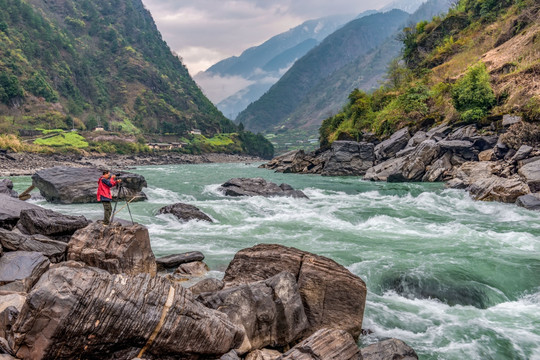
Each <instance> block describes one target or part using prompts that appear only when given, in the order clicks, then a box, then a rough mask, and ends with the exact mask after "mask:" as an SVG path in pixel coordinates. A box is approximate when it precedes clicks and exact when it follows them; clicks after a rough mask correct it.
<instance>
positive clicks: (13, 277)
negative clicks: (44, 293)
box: [0, 251, 50, 292]
mask: <svg viewBox="0 0 540 360" xmlns="http://www.w3.org/2000/svg"><path fill="white" fill-rule="evenodd" d="M49 265H50V262H49V259H47V258H46V257H45V256H44V255H43V254H41V253H38V252H29V251H14V252H8V253H5V254H3V255H2V257H1V258H0V286H1V288H0V290H13V291H21V292H28V291H29V290H30V288H32V286H33V285H34V284H35V283H36V281H37V280H38V279H39V278H40V277H41V275H42V274H43V273H44V272H45V271H47V269H48V268H49ZM14 283H15V284H14Z"/></svg>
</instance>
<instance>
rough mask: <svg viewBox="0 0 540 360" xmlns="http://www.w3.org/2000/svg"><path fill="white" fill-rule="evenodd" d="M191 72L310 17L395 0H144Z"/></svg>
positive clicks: (256, 43) (171, 45) (197, 70)
mask: <svg viewBox="0 0 540 360" xmlns="http://www.w3.org/2000/svg"><path fill="white" fill-rule="evenodd" d="M142 1H143V3H144V5H145V6H146V8H147V9H148V10H150V12H151V13H152V16H153V17H154V20H155V21H156V24H157V27H158V29H159V30H160V31H161V33H162V35H163V39H164V40H165V41H166V42H167V43H168V44H169V46H170V48H171V49H172V50H173V51H175V52H177V53H178V54H179V55H180V56H181V57H182V58H183V59H184V64H185V65H186V66H187V68H188V69H189V71H190V73H191V75H195V74H197V73H198V72H199V71H204V70H206V69H207V68H208V67H210V66H211V65H213V64H215V63H216V62H218V61H220V60H222V59H225V58H228V57H230V56H233V55H240V54H241V53H242V51H244V50H246V49H247V48H249V47H251V46H255V45H260V44H262V43H263V42H265V41H266V40H268V39H269V38H271V37H272V36H274V35H277V34H279V33H282V32H284V31H287V30H289V29H290V28H292V27H295V26H297V25H300V24H301V23H302V22H304V21H306V20H310V19H317V18H320V17H324V16H328V15H335V14H350V13H352V14H359V13H361V12H362V11H365V10H369V9H379V8H381V7H383V6H384V5H386V4H388V3H390V1H391V0H356V1H355V0H142Z"/></svg>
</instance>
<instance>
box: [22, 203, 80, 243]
mask: <svg viewBox="0 0 540 360" xmlns="http://www.w3.org/2000/svg"><path fill="white" fill-rule="evenodd" d="M88 224H90V221H89V220H88V219H87V218H85V217H84V216H72V215H64V214H61V213H59V212H56V211H52V210H49V209H44V208H37V209H26V210H22V211H21V215H20V219H19V222H18V223H17V228H18V229H19V230H20V231H21V232H22V233H23V234H28V235H34V234H41V235H47V236H52V237H59V238H63V237H66V236H67V237H68V240H69V237H70V236H71V235H73V233H74V232H75V231H77V230H78V229H82V228H84V227H86V226H87V225H88Z"/></svg>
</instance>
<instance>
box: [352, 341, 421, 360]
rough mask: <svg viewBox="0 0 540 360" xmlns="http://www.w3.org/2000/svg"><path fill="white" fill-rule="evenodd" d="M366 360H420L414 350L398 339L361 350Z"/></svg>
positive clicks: (381, 342)
mask: <svg viewBox="0 0 540 360" xmlns="http://www.w3.org/2000/svg"><path fill="white" fill-rule="evenodd" d="M360 351H361V352H362V357H363V358H364V360H386V359H400V360H418V355H416V352H415V351H414V349H413V348H411V347H410V346H409V345H407V344H405V343H404V342H403V341H401V340H398V339H387V340H384V341H380V342H378V343H375V344H372V345H369V346H367V347H365V348H362V349H361V350H360Z"/></svg>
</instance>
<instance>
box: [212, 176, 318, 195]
mask: <svg viewBox="0 0 540 360" xmlns="http://www.w3.org/2000/svg"><path fill="white" fill-rule="evenodd" d="M219 190H220V191H222V192H223V193H224V194H225V195H227V196H265V197H272V196H287V197H293V198H304V199H307V198H308V197H307V196H306V194H304V193H303V192H302V191H300V190H294V189H293V188H292V187H291V186H290V185H288V184H281V185H279V186H278V185H277V184H275V183H273V182H268V181H266V180H265V179H263V178H235V179H231V180H229V181H227V182H226V183H224V184H223V185H221V187H220V188H219Z"/></svg>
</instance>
